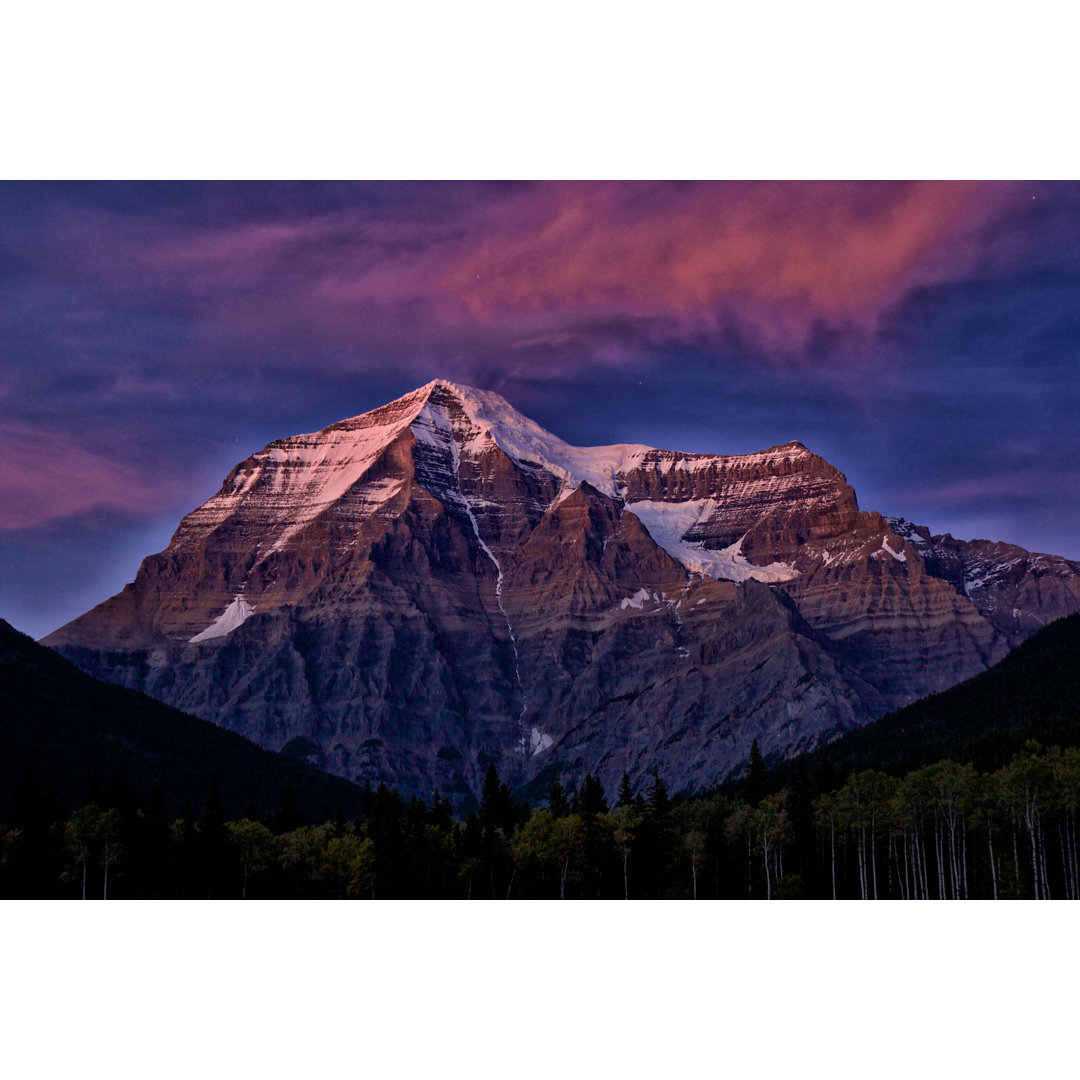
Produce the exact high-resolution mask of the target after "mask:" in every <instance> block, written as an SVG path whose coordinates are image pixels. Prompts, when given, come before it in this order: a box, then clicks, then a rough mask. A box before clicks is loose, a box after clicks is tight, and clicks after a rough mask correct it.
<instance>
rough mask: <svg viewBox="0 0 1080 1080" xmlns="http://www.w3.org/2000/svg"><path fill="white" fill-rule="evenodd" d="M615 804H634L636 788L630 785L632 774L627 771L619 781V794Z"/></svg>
mask: <svg viewBox="0 0 1080 1080" xmlns="http://www.w3.org/2000/svg"><path fill="white" fill-rule="evenodd" d="M615 805H616V806H617V807H618V806H633V805H634V789H633V788H632V787H631V786H630V774H629V773H627V772H624V773H623V774H622V779H621V780H620V781H619V794H618V796H617V798H616V799H615Z"/></svg>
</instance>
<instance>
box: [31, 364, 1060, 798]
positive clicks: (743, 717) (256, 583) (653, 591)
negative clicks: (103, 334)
mask: <svg viewBox="0 0 1080 1080" xmlns="http://www.w3.org/2000/svg"><path fill="white" fill-rule="evenodd" d="M1075 610H1080V567H1078V566H1077V565H1076V564H1074V563H1069V562H1067V561H1066V560H1062V559H1055V558H1053V557H1051V556H1036V555H1030V554H1029V553H1027V552H1023V551H1022V550H1021V549H1019V548H1013V547H1010V546H1009V545H994V544H988V543H985V542H980V541H977V542H971V543H964V542H960V541H955V540H953V539H952V538H951V537H934V538H931V537H930V535H929V533H928V532H927V531H926V530H923V529H920V528H919V527H917V526H913V525H910V524H909V523H907V522H902V521H900V520H899V519H889V520H886V519H885V518H882V517H881V516H880V515H879V514H874V513H866V512H863V511H860V509H859V507H858V503H857V501H856V498H855V493H854V492H853V491H852V489H851V488H850V487H849V486H848V484H847V483H846V481H845V479H844V477H843V475H842V474H841V473H839V472H838V471H837V470H836V469H834V468H833V467H832V466H830V465H829V464H828V463H827V462H825V461H823V460H822V459H821V458H819V457H817V456H816V455H814V454H812V453H811V452H810V451H809V450H807V449H806V448H805V447H803V446H802V445H800V444H799V443H789V444H787V445H784V446H778V447H773V448H771V449H769V450H766V451H763V452H761V453H758V454H750V455H745V456H735V457H721V456H714V455H700V454H697V455H690V454H679V453H673V452H669V451H663V450H656V449H653V448H651V447H645V446H632V445H630V446H626V445H624V446H610V447H592V448H582V447H573V446H569V445H568V444H566V443H563V442H562V441H561V440H559V439H558V438H556V437H555V436H553V435H551V434H550V433H549V432H546V431H544V430H543V429H542V428H540V427H538V426H537V425H536V424H534V423H533V422H532V421H530V420H528V419H527V418H526V417H523V416H521V415H520V414H518V413H516V412H515V411H514V410H513V409H512V408H511V407H510V406H509V405H508V404H507V403H506V402H505V401H503V399H502V398H499V397H498V396H497V395H494V394H488V393H483V392H480V391H476V390H471V389H469V388H466V387H459V386H455V385H454V384H452V383H447V382H444V381H436V382H434V383H431V384H429V385H428V386H425V387H422V388H421V389H419V390H417V391H415V392H414V393H412V394H409V395H407V396H406V397H404V398H401V399H400V400H398V401H395V402H392V403H391V404H389V405H387V406H384V407H383V408H381V409H376V410H374V411H373V412H370V413H367V414H365V415H363V416H359V417H355V418H353V419H350V420H346V421H342V422H341V423H339V424H334V425H332V426H331V427H329V428H326V429H325V430H324V431H321V432H317V433H315V434H312V435H302V436H295V437H293V438H289V439H282V440H279V441H277V442H274V443H271V444H270V445H269V446H267V447H266V448H265V449H264V450H261V451H259V452H258V453H256V454H254V455H252V456H251V457H250V458H248V459H247V460H246V461H243V462H241V463H240V464H239V465H237V466H236V468H235V469H234V470H233V471H232V472H231V473H230V474H229V476H228V477H227V478H226V480H225V482H224V484H223V485H222V488H221V490H220V491H219V492H218V493H217V494H216V495H215V496H214V497H213V498H211V499H210V500H209V501H208V502H206V503H205V504H204V505H203V506H201V507H199V508H198V509H196V510H194V511H193V512H192V513H191V514H189V515H187V517H185V518H184V520H183V521H182V522H181V523H180V526H179V528H178V529H177V532H176V535H175V536H174V537H173V540H172V542H171V543H170V545H169V547H168V548H167V549H166V550H165V551H164V552H162V553H160V554H158V555H154V556H150V557H149V558H147V559H146V560H145V561H144V562H143V565H142V567H141V568H140V570H139V573H138V575H137V577H136V579H135V581H134V582H133V583H132V584H131V585H129V586H127V587H126V588H125V589H124V590H123V591H122V592H121V593H120V594H118V595H117V596H115V597H113V598H112V599H111V600H108V601H106V602H105V603H104V604H101V605H100V606H98V607H97V608H95V609H94V610H92V611H90V612H88V613H87V614H86V615H84V616H82V617H80V618H79V619H76V620H75V621H74V622H72V623H69V624H68V625H67V626H65V627H63V628H62V629H60V630H58V631H57V632H56V633H54V634H52V635H50V637H49V638H48V639H46V643H47V644H50V645H52V646H54V647H56V648H58V649H60V651H62V652H63V653H64V654H65V655H67V656H69V657H70V658H72V659H73V660H75V661H76V662H77V663H79V664H80V665H81V666H82V667H84V668H85V669H86V670H88V671H90V672H91V673H92V674H95V675H97V676H99V677H102V678H106V679H109V680H111V681H114V682H119V683H123V684H125V685H130V686H134V687H137V688H139V689H141V690H144V691H146V692H147V693H150V694H152V695H154V696H156V697H158V698H161V699H162V700H164V701H167V702H169V703H170V704H173V705H176V706H178V707H180V708H183V709H185V710H187V711H189V712H192V713H194V714H195V715H198V716H202V717H205V718H207V719H210V720H213V721H215V722H216V723H219V724H222V725H223V726H225V727H228V728H230V729H232V730H235V731H238V732H241V733H242V734H244V735H247V736H248V737H250V738H252V739H253V740H255V741H256V742H258V743H260V744H261V745H263V746H267V747H269V748H271V749H280V748H281V747H282V746H284V745H285V744H286V743H288V742H289V741H290V740H292V739H294V738H297V737H298V736H302V737H303V738H305V739H308V740H310V741H311V742H312V743H313V744H314V745H315V746H317V747H318V751H317V752H316V753H314V754H313V755H312V757H311V760H313V761H314V762H315V763H317V764H318V765H320V766H321V767H322V768H324V769H327V770H328V771H330V772H333V773H337V774H339V775H342V776H346V777H349V778H350V779H358V780H360V781H363V780H364V779H371V780H372V781H373V782H378V781H379V780H385V781H387V782H388V783H396V784H397V785H398V786H399V787H401V788H402V789H404V790H406V791H411V792H416V793H418V794H421V795H424V796H427V795H429V794H430V793H431V791H432V789H433V788H435V787H438V788H439V789H440V790H441V791H442V792H443V793H450V794H452V795H454V796H457V797H459V798H465V797H466V796H467V794H468V793H469V792H476V791H478V790H479V786H480V780H481V778H482V775H483V772H484V771H485V769H486V768H487V765H488V763H489V762H495V763H496V765H497V767H498V769H499V772H500V775H501V776H503V777H504V778H507V779H508V780H510V781H511V782H517V783H522V782H526V781H528V780H529V779H530V778H533V777H535V776H536V775H537V774H538V773H539V772H541V771H542V770H543V769H544V768H545V767H547V766H549V765H551V764H553V763H554V764H557V765H558V766H559V768H560V769H561V770H562V771H563V772H564V773H565V774H567V775H568V776H570V777H573V776H575V775H580V774H583V773H584V771H585V770H586V769H589V770H592V771H593V772H598V773H599V775H600V776H601V778H602V779H603V780H604V782H605V785H606V786H607V787H608V789H609V790H614V787H615V785H616V784H617V782H618V779H619V776H620V775H621V774H622V772H623V770H624V769H625V770H626V771H628V772H629V773H630V775H631V777H632V778H633V779H635V780H640V779H641V778H642V777H643V776H644V775H645V774H646V773H647V772H649V771H650V770H651V769H652V768H653V766H654V765H656V766H659V768H660V770H661V773H662V775H663V776H664V777H665V779H666V780H667V781H668V783H669V784H670V785H671V786H672V787H674V788H677V789H678V788H700V787H704V786H707V785H710V784H713V783H716V782H717V781H719V780H721V779H724V778H725V777H726V776H728V775H730V774H731V773H732V772H733V771H736V770H738V769H739V768H741V767H742V764H743V763H744V762H745V759H746V756H747V753H748V749H749V745H750V741H751V740H752V739H753V738H755V737H756V738H757V739H758V741H759V743H760V745H761V747H762V749H763V751H764V752H765V753H766V754H772V755H781V756H783V755H789V754H792V753H794V752H796V751H799V750H802V749H806V748H810V747H813V746H815V745H818V744H819V743H821V742H823V741H825V740H827V739H829V738H831V737H833V736H835V735H836V734H837V733H839V732H840V731H843V730H846V729H848V728H850V727H854V726H857V725H860V724H862V723H865V722H866V721H867V720H869V719H872V718H874V717H876V716H878V715H881V714H882V713H884V712H886V711H888V710H889V709H891V708H894V707H896V706H898V705H901V704H905V703H907V702H909V701H912V700H914V699H915V698H917V697H920V696H923V695H924V694H926V693H930V692H933V691H936V690H939V689H942V688H944V687H946V686H948V685H951V684H952V683H954V682H957V681H959V680H961V679H963V678H966V677H968V676H969V675H972V674H974V673H975V672H977V671H979V670H982V669H983V668H985V667H986V666H988V665H989V664H990V663H992V662H994V661H995V660H997V659H998V658H1000V657H1001V656H1002V655H1004V653H1005V652H1006V651H1007V649H1008V648H1009V647H1011V646H1012V645H1013V644H1015V643H1017V642H1018V641H1019V640H1021V639H1022V638H1023V637H1024V636H1025V635H1026V634H1027V633H1030V632H1031V631H1032V630H1033V629H1035V628H1037V626H1038V625H1039V620H1048V619H1049V618H1052V617H1056V616H1057V615H1060V614H1066V613H1068V612H1069V611H1075Z"/></svg>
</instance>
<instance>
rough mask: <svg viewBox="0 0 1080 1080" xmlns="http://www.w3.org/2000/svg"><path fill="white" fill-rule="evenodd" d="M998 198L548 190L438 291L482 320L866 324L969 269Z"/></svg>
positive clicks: (889, 187)
mask: <svg viewBox="0 0 1080 1080" xmlns="http://www.w3.org/2000/svg"><path fill="white" fill-rule="evenodd" d="M1008 197H1010V192H1009V191H1008V187H1007V185H999V184H980V183H935V182H926V183H902V184H852V183H835V184H834V183H804V184H793V183H761V184H742V183H739V184H700V185H699V184H691V185H685V186H673V185H664V186H661V185H634V184H630V185H616V184H567V185H552V186H550V187H546V188H542V189H540V190H539V191H538V193H537V195H536V197H535V198H534V199H533V200H532V203H531V205H530V206H528V207H525V208H523V207H522V206H521V204H520V203H518V204H516V205H514V206H513V207H506V208H504V207H498V208H494V209H493V212H492V214H491V218H490V220H489V221H488V222H487V226H488V228H487V230H486V234H485V235H483V236H482V237H481V238H480V239H479V240H478V241H477V242H476V244H475V246H474V247H473V249H472V250H471V251H467V252H465V253H463V257H462V258H461V259H460V261H457V262H455V263H454V264H453V265H452V266H451V267H450V268H448V269H447V270H446V271H445V272H444V274H443V275H442V276H441V278H440V280H439V282H438V285H439V287H440V288H441V289H442V290H444V291H445V292H446V293H447V294H449V295H451V296H453V297H456V298H457V299H458V300H459V301H460V302H461V303H462V304H463V305H464V306H465V308H466V309H467V310H468V312H469V313H470V315H471V316H472V317H473V318H475V319H477V320H480V321H483V322H489V321H493V320H496V319H498V318H500V317H505V316H507V315H512V314H515V313H524V312H538V311H547V310H553V309H561V310H567V309H571V310H588V309H598V308H600V309H611V308H620V309H623V310H626V311H628V312H631V313H635V314H654V315H663V314H673V315H676V316H680V317H682V318H687V317H689V318H690V319H691V320H694V321H696V319H700V320H701V321H702V322H703V323H704V324H707V323H708V322H709V320H710V317H711V316H712V314H713V313H714V312H715V308H716V306H717V305H718V304H724V303H727V302H730V303H734V304H736V305H738V304H739V303H744V304H745V303H748V304H749V305H750V306H751V307H753V306H755V305H765V306H768V307H772V306H777V307H779V308H782V309H788V310H790V311H793V312H799V313H801V314H802V315H803V316H805V317H809V318H814V317H826V318H838V319H841V320H845V321H865V320H867V319H868V318H872V317H873V316H874V315H876V313H877V312H878V311H880V309H881V308H882V307H883V306H884V305H886V304H887V303H889V302H890V301H892V300H893V299H895V298H896V297H897V296H898V295H899V294H900V293H901V292H902V291H903V290H904V289H906V288H908V287H910V286H911V285H913V284H916V283H923V282H926V283H928V282H932V281H935V280H940V279H941V278H942V277H943V276H947V275H950V274H954V273H958V272H963V271H964V270H967V269H969V268H970V264H971V262H972V260H973V258H974V255H975V245H974V242H973V241H974V239H975V236H976V234H977V232H978V229H979V227H980V226H981V225H982V224H984V223H985V222H986V221H987V220H989V218H990V217H991V216H992V215H993V214H994V213H996V212H997V211H998V210H999V209H1000V208H1001V205H1002V202H1003V201H1004V200H1005V199H1007V198H1008ZM523 209H524V210H525V213H522V210H523ZM514 215H517V216H514ZM695 317H696V318H695Z"/></svg>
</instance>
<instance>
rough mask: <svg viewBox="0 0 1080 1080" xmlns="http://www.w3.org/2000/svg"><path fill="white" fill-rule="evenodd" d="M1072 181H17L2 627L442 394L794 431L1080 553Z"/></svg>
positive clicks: (906, 493) (665, 432) (7, 217)
mask: <svg viewBox="0 0 1080 1080" xmlns="http://www.w3.org/2000/svg"><path fill="white" fill-rule="evenodd" d="M1078 241H1080V185H1078V184H1075V183H1069V182H1052V183H1024V182H955V183H953V182H900V183H886V182H851V183H832V182H805V183H803V182H789V181H784V182H773V183H768V182H764V183H755V182H742V181H740V182H727V183H703V182H688V183H653V182H621V183H600V182H587V183H586V182H583V183H557V182H538V183H490V184H489V183H471V182H470V183H436V182H414V183H393V182H372V183H326V184H318V183H258V184H247V183H194V182H184V183H175V184H173V183H157V182H154V183H75V182H59V183H53V184H37V183H30V182H25V183H24V182H7V183H3V184H0V570H2V574H0V617H3V618H6V619H7V620H8V621H9V622H11V623H13V624H14V625H15V626H17V627H18V628H20V629H22V630H24V631H26V632H27V633H30V634H32V635H34V636H35V637H40V636H43V635H45V634H47V633H48V632H49V631H51V630H53V629H55V628H57V627H58V626H60V625H62V624H63V623H64V622H66V621H68V620H69V619H71V618H74V617H75V616H77V615H79V614H81V613H82V612H83V611H85V610H87V609H88V608H89V607H91V606H93V605H94V604H96V603H99V602H100V601H102V600H104V599H106V598H107V597H108V596H110V595H112V594H113V593H115V592H116V591H118V590H119V589H120V588H121V587H122V586H123V585H124V584H125V583H126V582H127V581H130V580H131V579H132V578H133V577H134V575H135V572H136V570H137V568H138V565H139V561H140V560H141V558H142V557H143V556H145V555H147V554H151V553H153V552H156V551H160V550H161V549H163V548H164V547H165V546H166V545H167V543H168V541H169V538H170V536H171V534H172V532H173V531H174V529H175V527H176V525H177V523H178V522H179V520H180V518H181V517H182V516H183V514H184V513H186V512H187V511H189V510H191V509H193V508H194V507H195V506H197V505H199V504H200V503H201V502H203V501H204V500H205V499H207V498H209V497H210V496H211V495H212V494H213V493H214V492H215V491H216V490H217V489H218V487H219V486H220V484H221V481H222V479H223V478H224V476H225V475H226V473H227V472H228V471H229V469H230V468H231V466H232V465H233V464H235V463H236V462H237V461H239V460H242V459H243V458H244V457H246V456H247V455H248V454H250V453H252V452H253V451H255V450H258V449H260V448H261V447H262V446H264V445H265V444H266V443H267V442H269V441H270V440H272V439H275V438H280V437H283V436H287V435H292V434H296V433H299V432H305V431H315V430H318V429H320V428H322V427H325V426H326V425H328V424H330V423H333V422H335V421H337V420H340V419H343V418H344V417H347V416H353V415H356V414H359V413H362V412H365V411H367V410H369V409H372V408H374V407H376V406H378V405H381V404H384V403H385V402H387V401H390V400H392V399H393V398H395V397H398V396H400V395H401V394H403V393H406V392H407V391H409V390H411V389H414V388H415V387H417V386H419V385H421V384H423V383H425V382H427V381H428V380H430V379H432V378H436V377H445V378H450V379H453V380H456V381H459V382H462V383H465V384H467V385H471V386H476V387H480V388H484V389H490V390H495V391H497V392H499V393H501V394H502V395H503V396H504V397H505V398H507V400H508V401H509V402H510V403H511V404H512V405H514V406H515V407H516V408H517V409H519V410H520V411H521V412H523V413H525V414H526V415H528V416H530V417H532V418H533V419H534V420H536V421H537V422H538V423H540V424H542V425H543V426H544V427H546V428H548V429H549V430H551V431H552V432H554V433H555V434H557V435H559V436H561V437H562V438H564V439H566V440H568V441H570V442H573V443H577V444H581V445H589V444H603V443H614V442H641V443H647V444H650V445H655V446H660V447H664V448H669V449H679V450H687V451H696V452H715V453H724V454H737V453H750V452H753V451H756V450H759V449H763V448H765V447H768V446H772V445H776V444H778V443H784V442H787V441H789V440H792V439H798V440H800V441H802V442H803V443H805V444H806V445H807V446H808V447H809V448H810V449H811V450H814V451H815V452H817V453H819V454H821V455H822V456H824V457H825V458H826V459H827V460H828V461H829V462H831V463H832V464H833V465H835V466H836V467H837V468H839V469H840V470H841V471H843V472H844V473H845V474H846V475H847V478H848V480H849V482H850V483H851V484H852V485H853V486H854V488H855V490H856V493H857V494H858V497H859V502H860V505H861V506H862V507H863V508H864V509H872V510H879V511H881V512H882V513H885V514H890V515H900V516H903V517H906V518H908V519H910V520H912V521H915V522H917V523H920V524H925V525H928V526H929V527H930V528H931V529H932V531H934V532H935V533H938V532H951V533H952V534H953V535H954V536H958V537H962V538H972V537H985V538H989V539H995V540H1007V541H1010V542H1013V543H1017V544H1021V545H1023V546H1025V547H1028V548H1030V549H1033V550H1039V551H1049V552H1052V553H1055V554H1062V555H1066V556H1068V557H1070V558H1074V559H1080V424H1078V423H1077V418H1078V417H1080V242H1078Z"/></svg>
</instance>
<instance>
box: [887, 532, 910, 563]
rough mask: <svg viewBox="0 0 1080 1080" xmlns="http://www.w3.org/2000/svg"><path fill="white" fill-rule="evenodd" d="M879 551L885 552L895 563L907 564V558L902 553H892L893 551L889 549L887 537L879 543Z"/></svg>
mask: <svg viewBox="0 0 1080 1080" xmlns="http://www.w3.org/2000/svg"><path fill="white" fill-rule="evenodd" d="M881 550H882V551H887V552H888V553H889V554H890V555H891V556H892V557H893V558H894V559H895V560H896V561H897V562H907V556H906V555H905V554H904V553H903V552H902V551H893V549H892V548H891V547H889V538H888V537H885V538H884V539H883V540H882V541H881Z"/></svg>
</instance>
